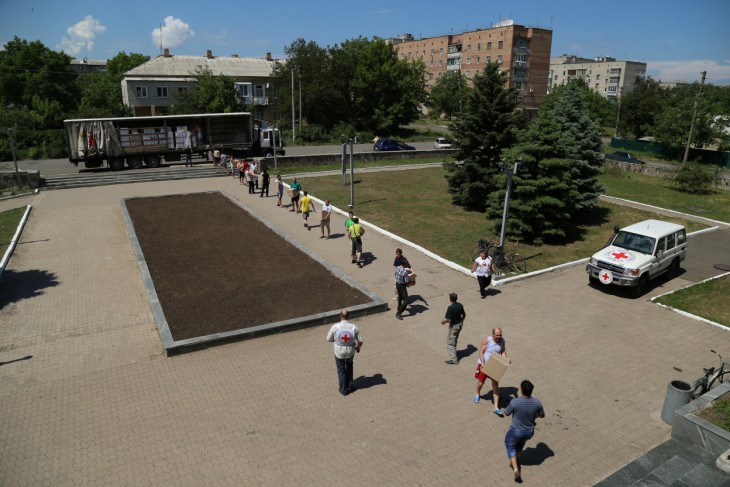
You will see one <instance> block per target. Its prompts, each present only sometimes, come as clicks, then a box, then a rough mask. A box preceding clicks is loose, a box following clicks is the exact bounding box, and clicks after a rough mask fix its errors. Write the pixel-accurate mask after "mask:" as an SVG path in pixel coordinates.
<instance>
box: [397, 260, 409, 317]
mask: <svg viewBox="0 0 730 487" xmlns="http://www.w3.org/2000/svg"><path fill="white" fill-rule="evenodd" d="M411 272H412V271H411V270H410V269H407V268H405V267H403V265H399V266H398V267H396V268H395V290H396V291H397V292H398V310H397V311H396V313H395V317H396V318H398V319H399V320H402V319H403V312H404V311H405V310H406V307H408V283H409V282H410V279H411V278H410V275H411Z"/></svg>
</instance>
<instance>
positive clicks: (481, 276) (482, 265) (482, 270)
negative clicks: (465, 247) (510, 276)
mask: <svg viewBox="0 0 730 487" xmlns="http://www.w3.org/2000/svg"><path fill="white" fill-rule="evenodd" d="M471 271H472V272H474V271H476V273H477V281H479V294H480V295H481V296H482V299H484V298H486V297H487V288H488V287H489V284H491V282H492V274H493V273H494V262H493V260H492V258H491V257H489V256H488V255H487V249H481V250H480V251H479V257H477V258H476V260H475V261H474V264H473V265H472V266H471Z"/></svg>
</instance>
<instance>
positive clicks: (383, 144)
mask: <svg viewBox="0 0 730 487" xmlns="http://www.w3.org/2000/svg"><path fill="white" fill-rule="evenodd" d="M373 150H378V151H396V150H416V148H415V147H413V146H412V145H408V144H404V143H403V142H400V141H398V140H393V139H380V140H378V141H377V142H376V143H375V145H373Z"/></svg>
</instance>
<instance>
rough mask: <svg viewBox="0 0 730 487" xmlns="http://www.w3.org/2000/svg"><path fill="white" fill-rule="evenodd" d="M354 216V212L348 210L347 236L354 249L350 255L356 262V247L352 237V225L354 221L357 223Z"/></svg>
mask: <svg viewBox="0 0 730 487" xmlns="http://www.w3.org/2000/svg"><path fill="white" fill-rule="evenodd" d="M353 218H354V217H353V216H352V212H351V211H350V212H348V213H347V220H345V234H346V235H347V238H349V239H350V248H351V249H352V253H351V255H350V257H352V263H353V264H354V263H356V262H357V261H356V260H355V247H353V246H352V238H351V237H350V227H351V226H352V224H353V223H355V222H354V220H353Z"/></svg>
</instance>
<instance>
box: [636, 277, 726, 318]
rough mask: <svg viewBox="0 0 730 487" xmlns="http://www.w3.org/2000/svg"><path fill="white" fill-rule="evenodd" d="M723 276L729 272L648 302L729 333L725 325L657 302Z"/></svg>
mask: <svg viewBox="0 0 730 487" xmlns="http://www.w3.org/2000/svg"><path fill="white" fill-rule="evenodd" d="M725 276H730V272H725V273H724V274H718V275H717V276H712V277H710V278H707V279H704V280H702V281H700V282H693V283H692V284H688V285H687V286H684V287H681V288H679V289H675V290H674V291H669V292H668V293H664V294H660V295H659V296H654V297H653V298H651V299H650V301H651V302H652V303H654V304H656V305H657V306H660V307H662V308H665V309H668V310H670V311H674V312H675V313H678V314H680V315H682V316H686V317H687V318H690V319H693V320H695V321H699V322H702V323H707V324H708V325H712V326H716V327H717V328H720V329H721V330H725V331H730V328H729V327H727V326H725V325H722V324H720V323H716V322H714V321H711V320H708V319H706V318H702V317H701V316H697V315H693V314H692V313H688V312H686V311H682V310H681V309H677V308H674V307H672V306H667V305H666V304H662V303H658V302H657V299H659V298H661V297H662V296H669V295H670V294H673V293H676V292H677V291H681V290H683V289H689V288H691V287H692V286H696V285H698V284H702V283H704V282H710V281H712V280H715V279H719V278H721V277H725Z"/></svg>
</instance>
